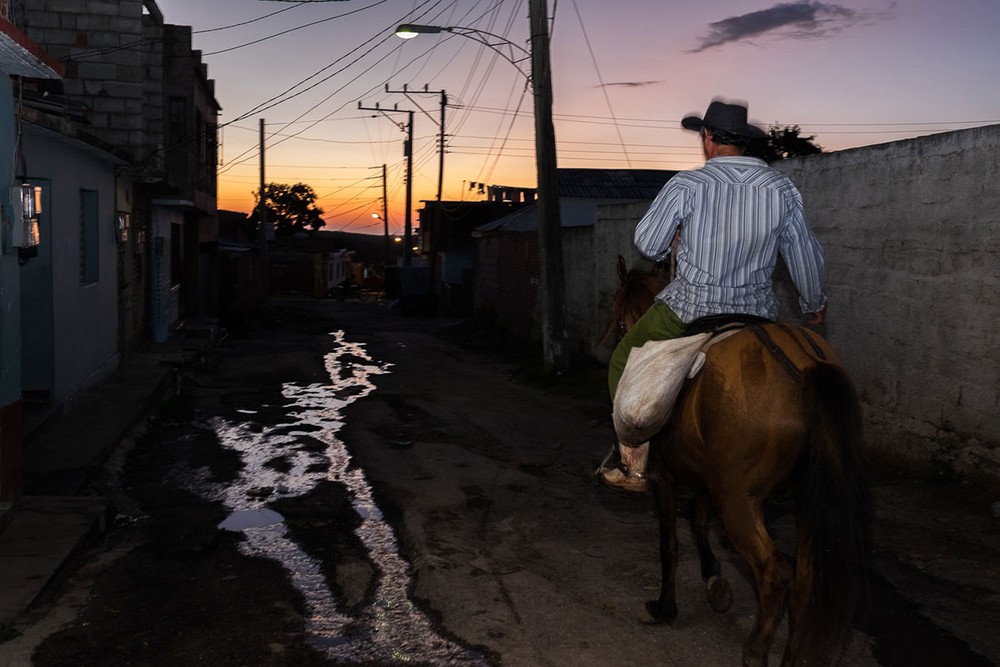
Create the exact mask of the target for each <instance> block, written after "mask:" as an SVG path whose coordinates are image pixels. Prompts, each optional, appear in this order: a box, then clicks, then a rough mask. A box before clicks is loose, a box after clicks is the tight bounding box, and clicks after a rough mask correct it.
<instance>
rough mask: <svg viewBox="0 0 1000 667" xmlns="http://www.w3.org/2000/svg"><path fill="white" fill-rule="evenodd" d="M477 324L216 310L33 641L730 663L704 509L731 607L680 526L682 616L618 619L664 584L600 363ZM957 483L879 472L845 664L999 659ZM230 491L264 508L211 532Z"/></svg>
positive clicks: (986, 528) (70, 645)
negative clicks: (948, 573)
mask: <svg viewBox="0 0 1000 667" xmlns="http://www.w3.org/2000/svg"><path fill="white" fill-rule="evenodd" d="M303 308H304V309H305V310H302V309H303ZM495 339H496V336H495V332H493V331H491V330H489V329H484V330H479V331H477V330H475V329H474V328H472V327H471V325H470V324H469V323H466V322H460V321H448V320H443V319H439V318H426V319H422V318H419V317H404V316H402V315H400V314H399V313H398V312H397V311H394V310H392V309H390V308H388V306H387V305H385V304H381V303H377V302H371V301H369V302H367V303H363V304H362V303H357V302H350V301H348V302H344V303H336V302H334V301H328V300H324V301H302V302H296V303H294V304H288V303H286V304H278V305H276V307H275V308H273V309H272V310H271V312H270V313H269V314H268V318H267V319H266V321H265V322H263V323H261V324H260V325H257V326H254V327H251V328H249V329H247V330H246V331H242V330H239V329H233V330H232V332H231V336H230V338H229V339H228V340H226V341H225V342H224V343H223V344H222V345H221V346H219V347H218V348H217V349H216V350H214V351H213V352H212V353H211V354H210V355H209V358H208V360H207V361H206V363H205V364H204V365H203V366H202V367H200V368H197V369H192V370H191V372H190V373H189V374H188V375H187V376H186V377H185V379H184V382H183V383H182V387H181V389H182V391H181V392H180V394H179V395H178V396H176V397H174V398H173V399H172V400H171V401H169V402H168V403H167V404H166V405H165V406H164V410H163V411H162V412H161V414H160V415H159V416H158V417H157V418H156V419H153V420H151V421H150V422H149V423H148V424H147V425H146V426H145V428H144V430H143V431H142V432H139V433H137V434H136V435H135V437H134V439H133V441H132V442H130V443H127V446H126V447H124V448H123V451H122V452H120V453H119V456H118V457H117V460H118V461H119V462H120V465H118V466H117V467H116V466H115V465H112V466H111V467H110V468H109V473H108V477H107V479H106V480H105V484H106V485H107V489H106V490H107V491H108V492H109V493H110V494H112V495H113V496H114V497H115V498H117V500H118V502H119V504H120V509H121V512H122V517H121V521H120V523H119V525H118V527H117V528H115V529H114V530H112V531H111V532H110V533H109V534H108V535H107V537H106V539H105V540H104V541H103V542H102V543H101V544H99V545H96V546H95V547H94V548H93V549H92V550H90V551H89V552H87V553H86V554H83V555H82V556H81V558H80V560H79V561H78V563H77V564H76V565H77V568H76V569H75V570H74V569H71V570H70V572H69V573H68V574H67V575H66V577H65V578H64V581H62V582H61V583H62V585H61V587H56V589H55V591H54V592H53V593H52V594H51V599H50V600H48V601H47V604H42V605H40V606H39V607H38V608H37V609H36V610H35V613H36V614H37V616H38V627H39V628H42V627H46V628H50V631H51V628H55V627H58V625H59V624H60V623H64V622H65V619H66V618H69V619H70V620H69V622H68V623H67V624H66V625H65V626H63V627H61V628H60V629H58V630H57V631H55V632H52V633H51V634H49V635H48V637H47V638H46V639H44V640H42V639H41V638H37V639H35V640H33V641H34V642H35V644H37V645H38V648H37V651H35V654H34V663H33V664H35V665H38V666H40V667H41V666H45V665H53V666H54V665H59V666H62V665H126V664H132V665H192V664H204V665H255V666H256V665H326V664H359V665H381V664H396V663H400V662H403V663H404V664H427V665H438V664H497V665H517V666H519V667H520V666H531V665H540V666H562V665H565V666H571V665H572V666H573V667H581V666H582V667H586V666H589V665H601V666H604V665H633V664H634V665H638V664H660V665H685V666H687V665H737V664H739V661H740V647H741V645H742V641H743V639H744V638H745V636H746V633H747V632H748V631H749V628H750V626H751V624H752V622H753V614H754V612H755V602H754V593H753V588H752V584H751V579H750V576H749V573H748V572H747V569H746V567H745V565H744V564H743V562H742V560H740V559H739V558H738V557H737V556H736V555H735V554H734V553H733V552H732V550H731V549H730V548H728V545H727V544H726V543H725V541H724V538H722V539H721V540H720V538H719V537H718V535H719V532H718V531H716V533H715V535H716V537H715V541H714V543H715V547H716V552H717V554H718V555H719V556H720V560H722V562H723V568H724V571H725V572H726V573H727V574H728V576H729V579H730V581H731V582H732V584H733V587H734V594H735V603H734V605H733V607H732V609H730V610H729V611H728V612H727V613H725V614H721V615H720V614H716V613H714V612H712V611H711V610H710V608H709V606H708V604H707V602H706V600H705V596H704V592H703V591H704V588H703V585H702V583H701V579H700V576H699V573H698V564H697V557H696V553H695V551H694V547H693V545H692V543H691V540H690V538H689V536H688V535H687V531H686V529H684V528H683V524H681V525H682V530H681V532H680V548H681V558H682V561H681V564H680V567H679V570H678V582H677V590H678V605H679V607H680V615H679V617H678V619H677V621H676V622H675V624H674V625H673V626H672V627H669V628H668V627H658V626H647V625H642V624H640V623H638V622H637V618H638V615H639V612H640V610H641V609H642V604H643V602H644V600H646V599H648V598H653V597H655V596H656V594H657V588H658V585H659V569H658V556H657V535H656V522H655V518H654V516H653V514H652V506H651V501H650V499H649V498H647V497H646V496H643V495H628V494H624V493H620V492H613V491H610V490H608V489H605V488H603V487H601V486H599V485H598V484H597V483H596V482H595V481H594V479H593V477H592V474H591V473H592V471H593V468H594V467H595V466H596V464H597V463H598V462H599V461H600V459H601V458H602V456H603V455H604V454H605V453H606V451H607V449H608V447H609V446H610V444H611V442H612V441H613V439H614V436H613V431H612V427H611V420H610V403H609V401H608V400H607V398H606V395H605V370H604V368H602V367H600V366H599V365H597V364H594V363H584V362H580V363H577V364H574V369H573V370H572V371H571V372H570V373H569V374H568V375H567V376H565V377H562V378H558V379H555V380H546V379H544V378H541V377H539V376H538V374H537V373H536V372H534V371H532V370H531V368H532V365H531V363H530V360H531V358H532V357H531V355H532V354H533V351H531V350H528V351H526V352H524V353H522V354H517V353H516V352H514V351H512V350H511V349H509V348H501V347H498V346H497V345H495V342H496V340H495ZM334 350H336V352H335V353H333V352H332V351H334ZM310 401H312V402H310ZM916 489H919V492H918V491H917V490H916ZM949 494H950V495H949ZM970 497H971V498H973V499H974V498H975V496H974V494H970V493H968V490H967V489H965V487H963V486H961V485H951V486H948V487H947V489H946V492H945V493H941V492H940V490H935V489H928V488H927V487H926V486H921V485H916V484H913V483H911V481H910V480H907V481H905V483H904V482H903V481H899V480H897V481H892V480H890V481H889V482H886V483H884V484H882V486H880V487H879V488H877V489H876V500H877V501H878V502H881V504H882V507H884V508H888V512H889V514H888V515H885V516H883V520H882V521H881V522H880V526H881V527H880V528H879V529H878V530H877V531H876V533H877V534H876V539H877V540H878V539H879V538H880V537H881V538H882V539H883V541H884V542H885V543H886V544H887V545H888V546H889V549H888V550H886V549H883V550H881V551H880V552H879V553H878V554H877V555H876V558H877V559H879V562H881V563H882V564H883V565H884V566H885V567H890V566H891V568H894V569H895V571H896V574H897V575H898V576H896V577H895V579H894V580H893V582H894V583H893V584H891V585H890V584H888V583H886V582H883V581H882V580H881V579H879V580H878V582H881V583H883V584H885V586H884V588H883V589H879V591H878V595H879V598H880V601H884V600H887V599H892V600H896V604H895V606H893V607H892V608H885V607H880V608H879V609H880V610H881V611H880V612H879V614H873V615H871V616H870V617H869V619H868V624H867V626H864V627H863V628H862V629H863V630H864V631H863V632H862V631H858V632H856V633H855V634H854V636H853V639H852V642H851V645H850V647H849V649H848V654H847V656H846V658H845V661H844V664H845V665H851V666H869V665H878V664H884V665H896V664H899V665H902V664H907V665H921V664H924V665H936V664H962V665H966V664H968V665H975V664H991V658H990V657H984V656H991V657H992V659H993V660H995V659H996V658H997V657H998V656H1000V648H998V647H997V645H996V644H997V640H996V639H995V637H994V635H995V633H993V632H992V631H991V630H990V628H992V627H996V626H995V624H994V621H995V620H996V619H997V609H996V608H997V606H998V605H997V604H996V600H997V599H1000V598H997V597H995V596H996V593H997V591H1000V574H997V573H998V572H1000V571H998V570H996V569H991V568H992V567H993V566H994V565H995V563H996V562H997V555H998V554H1000V544H997V542H998V538H997V535H996V526H995V525H991V523H990V522H991V519H990V518H989V517H988V508H989V502H985V503H984V504H983V507H985V508H986V516H985V519H984V522H982V523H976V522H977V521H980V519H983V517H981V516H980V515H979V514H978V508H979V504H978V503H976V504H974V505H972V506H969V505H968V504H967V503H968V502H969V498H970ZM914 499H917V500H920V499H922V501H923V502H926V503H927V507H926V508H925V511H923V512H921V513H918V516H919V517H922V518H926V517H934V516H936V515H943V516H944V517H948V516H949V515H948V512H949V511H950V510H956V509H963V508H964V510H966V514H964V515H963V517H962V519H961V521H959V520H958V516H957V515H951V518H952V520H953V522H954V525H955V527H956V530H957V527H958V526H959V525H963V526H966V527H970V528H971V530H970V531H966V532H967V533H970V534H971V533H972V532H976V534H977V536H976V537H975V538H974V539H972V538H968V539H970V540H971V541H970V542H969V543H968V544H967V545H966V546H967V548H966V549H965V551H964V552H963V553H966V554H972V556H971V557H972V558H974V559H976V560H975V562H974V564H973V565H969V564H968V563H965V565H964V567H973V571H972V572H971V573H969V572H966V575H967V576H971V577H975V580H976V581H977V587H976V589H975V590H970V589H969V588H968V587H966V586H960V585H956V584H954V583H953V580H952V579H948V580H947V581H945V580H938V579H936V578H934V577H933V572H931V573H928V572H926V571H924V572H923V573H921V572H920V571H919V569H918V568H916V567H915V566H914V564H913V563H914V561H915V560H916V561H919V562H922V563H923V564H924V565H925V566H926V565H930V566H932V567H934V568H941V567H943V566H948V565H951V566H952V567H954V566H955V564H954V563H952V562H951V561H950V560H948V556H946V555H944V553H943V552H942V551H940V550H939V555H938V557H937V561H934V560H933V558H932V557H931V556H929V555H928V551H929V550H928V548H926V547H925V545H926V542H927V536H926V535H921V534H919V533H916V534H915V533H914V531H915V530H919V529H920V526H919V525H917V524H915V523H913V520H912V519H909V518H907V517H911V516H913V513H912V512H909V511H904V510H909V509H910V508H909V505H911V504H912V503H913V502H915V500H914ZM935 500H937V501H938V502H937V504H936V505H935ZM894 503H895V504H894ZM963 503H966V504H965V505H963ZM240 508H242V509H240ZM234 510H239V511H234ZM894 510H897V511H894ZM681 511H682V513H683V512H684V508H683V507H682V510H681ZM885 511H886V510H883V513H884V512H885ZM969 511H971V512H972V514H971V515H970V514H968V512H969ZM241 512H242V513H243V514H245V515H246V516H244V517H243V518H244V519H246V518H247V516H248V517H249V518H250V520H251V524H252V521H253V520H259V519H260V518H261V517H262V516H270V515H272V514H273V515H275V516H277V519H275V520H274V521H273V522H272V523H268V521H260V522H259V524H257V525H251V527H249V528H247V529H246V530H244V531H243V532H240V530H235V529H234V530H220V529H219V525H220V524H222V523H223V522H226V521H231V520H233V517H234V516H235V515H237V514H240V513H241ZM268 513H270V514H268ZM227 517H228V518H227ZM970 522H971V523H970ZM789 525H790V524H789V521H788V520H787V518H786V519H779V520H778V521H777V523H776V525H775V527H776V528H777V529H778V531H779V532H781V531H788V530H789ZM991 528H992V530H993V533H990V530H991ZM966 532H963V533H962V535H966ZM939 534H941V533H940V531H938V532H935V535H939ZM921 547H925V548H923V550H921ZM289 554H290V555H289ZM921 559H922V560H921ZM885 567H883V568H882V569H883V570H884V569H885ZM907 580H908V581H909V583H910V585H911V587H912V589H913V590H911V591H903V592H899V591H897V590H896V589H895V588H894V585H895V583H896V582H900V581H907ZM930 580H933V581H934V582H935V583H936V585H937V586H938V588H937V589H933V590H932V589H931V588H930V587H928V581H930ZM894 596H895V597H894ZM67 610H69V611H70V612H72V613H69V614H67ZM928 610H929V612H928ZM935 610H937V611H935ZM935 615H937V617H936V616H935ZM55 618H59V619H63V620H62V621H60V623H55V622H54V621H53V619H55ZM928 618H931V619H934V620H933V622H932V621H931V620H928ZM404 626H405V627H404ZM43 634H44V633H43ZM783 636H784V630H783V629H782V630H780V631H779V636H778V639H777V641H776V644H775V651H774V652H773V653H772V657H771V661H772V664H777V663H778V662H779V660H780V648H781V646H782V641H783ZM25 643H26V641H22V644H21V646H22V648H20V649H19V650H21V651H22V654H23V651H24V650H26V649H23V646H24V644H25ZM2 650H3V645H0V651H2ZM942 657H945V658H948V661H947V662H945V663H942V662H940V661H939V660H940V659H941V658H942ZM24 664H27V663H24Z"/></svg>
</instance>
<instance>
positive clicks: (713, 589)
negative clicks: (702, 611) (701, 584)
mask: <svg viewBox="0 0 1000 667" xmlns="http://www.w3.org/2000/svg"><path fill="white" fill-rule="evenodd" d="M706 588H707V590H708V604H709V605H710V606H711V607H712V611H717V612H719V613H720V614H721V613H723V612H726V611H729V608H730V607H732V606H733V587H732V586H730V585H729V582H728V581H726V580H725V579H723V578H722V577H719V576H713V577H709V578H708V581H707V582H706Z"/></svg>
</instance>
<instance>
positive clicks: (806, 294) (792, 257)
mask: <svg viewBox="0 0 1000 667" xmlns="http://www.w3.org/2000/svg"><path fill="white" fill-rule="evenodd" d="M779 248H780V251H781V256H782V257H783V258H784V260H785V264H786V266H788V272H789V274H790V275H791V277H792V282H794V283H795V287H796V288H797V289H798V291H799V307H800V308H801V309H802V312H803V313H813V318H812V319H817V318H818V319H819V322H817V324H819V323H821V322H822V321H823V320H824V319H825V316H826V313H825V310H824V309H825V307H826V294H825V293H824V292H823V268H824V261H823V248H822V247H821V246H820V244H819V241H818V240H816V236H815V235H814V234H813V233H812V230H810V229H809V226H808V225H807V224H806V219H805V214H804V212H803V207H802V196H801V195H800V194H799V192H798V190H795V189H793V190H792V191H791V192H790V194H789V200H788V201H787V203H786V218H785V224H784V227H783V229H782V232H781V238H780V241H779Z"/></svg>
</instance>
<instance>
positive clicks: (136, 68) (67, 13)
mask: <svg viewBox="0 0 1000 667" xmlns="http://www.w3.org/2000/svg"><path fill="white" fill-rule="evenodd" d="M142 8H143V2H142V0H32V1H31V2H30V3H27V12H26V18H25V25H24V30H25V32H26V33H27V34H28V36H29V37H31V38H32V39H33V40H35V41H36V42H38V43H39V44H41V45H42V46H43V47H44V48H45V49H46V51H47V52H48V53H50V54H52V56H53V57H55V58H58V59H60V60H61V61H62V62H63V63H64V66H65V69H66V76H65V77H64V79H63V81H62V86H63V92H64V93H65V94H66V95H67V96H68V97H70V98H72V99H75V100H76V101H78V102H82V103H83V104H84V105H85V106H86V108H87V110H88V111H87V120H88V122H89V124H90V128H89V129H90V131H91V132H93V134H94V135H95V136H97V137H98V138H100V139H102V140H103V141H105V142H107V143H108V144H110V145H113V146H115V147H117V148H120V149H122V150H125V151H129V152H131V153H132V154H133V155H134V156H135V157H136V159H142V158H143V157H145V154H146V153H147V152H148V150H147V148H146V145H147V138H146V133H145V132H144V130H145V129H147V128H145V127H144V124H143V123H144V121H143V111H144V109H145V101H146V100H144V87H145V86H146V85H148V84H147V81H146V76H147V74H148V72H147V71H146V69H147V68H145V67H144V63H145V62H146V61H147V60H148V57H147V55H146V52H147V51H149V49H150V48H153V49H155V48H159V47H158V42H153V46H152V47H146V46H144V40H143V37H144V34H143V11H142ZM161 131H162V130H161Z"/></svg>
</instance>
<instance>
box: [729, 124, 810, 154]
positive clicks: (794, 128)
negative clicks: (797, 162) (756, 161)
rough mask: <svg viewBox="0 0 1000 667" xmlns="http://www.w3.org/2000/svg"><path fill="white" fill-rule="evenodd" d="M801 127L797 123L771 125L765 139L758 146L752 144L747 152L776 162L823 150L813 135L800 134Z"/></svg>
mask: <svg viewBox="0 0 1000 667" xmlns="http://www.w3.org/2000/svg"><path fill="white" fill-rule="evenodd" d="M801 132H802V128H800V127H799V126H798V125H786V126H784V127H780V126H778V125H772V126H771V127H769V128H768V130H767V140H766V142H765V143H762V144H760V145H758V146H752V147H751V148H750V150H748V151H747V153H748V154H751V155H754V156H756V157H759V158H763V159H764V160H765V161H766V162H777V161H778V160H784V159H785V158H790V157H799V156H800V155H816V154H817V153H822V152H823V147H822V146H820V145H818V144H816V143H814V141H813V140H814V139H815V138H816V137H815V135H814V136H811V137H803V136H801Z"/></svg>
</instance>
